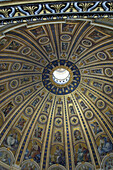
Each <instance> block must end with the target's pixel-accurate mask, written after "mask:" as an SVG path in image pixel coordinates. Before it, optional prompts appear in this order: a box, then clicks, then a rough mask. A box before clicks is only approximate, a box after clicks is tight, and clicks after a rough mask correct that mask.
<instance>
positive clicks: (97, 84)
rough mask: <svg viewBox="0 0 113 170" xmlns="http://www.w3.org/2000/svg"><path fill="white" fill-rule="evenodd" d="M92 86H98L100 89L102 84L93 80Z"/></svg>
mask: <svg viewBox="0 0 113 170" xmlns="http://www.w3.org/2000/svg"><path fill="white" fill-rule="evenodd" d="M93 86H94V87H97V88H100V89H101V88H102V84H101V83H98V82H95V81H94V82H93Z"/></svg>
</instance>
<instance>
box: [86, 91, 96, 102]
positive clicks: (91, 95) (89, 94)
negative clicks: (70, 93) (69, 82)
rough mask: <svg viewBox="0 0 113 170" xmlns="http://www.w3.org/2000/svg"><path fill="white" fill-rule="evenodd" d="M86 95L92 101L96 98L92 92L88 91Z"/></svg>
mask: <svg viewBox="0 0 113 170" xmlns="http://www.w3.org/2000/svg"><path fill="white" fill-rule="evenodd" d="M88 96H89V97H90V98H91V99H92V100H93V101H95V100H96V97H95V96H94V95H93V94H92V93H88Z"/></svg>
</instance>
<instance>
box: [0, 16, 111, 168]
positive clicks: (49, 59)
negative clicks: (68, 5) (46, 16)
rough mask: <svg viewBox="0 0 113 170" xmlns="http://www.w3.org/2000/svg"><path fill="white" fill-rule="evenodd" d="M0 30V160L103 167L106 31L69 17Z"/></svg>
mask: <svg viewBox="0 0 113 170" xmlns="http://www.w3.org/2000/svg"><path fill="white" fill-rule="evenodd" d="M1 32H2V34H1V35H2V36H1V39H0V73H1V76H0V100H1V103H0V105H1V107H0V128H1V134H0V137H1V147H0V166H1V167H4V168H6V169H10V167H11V166H12V167H13V168H16V169H22V170H25V169H26V170H27V169H28V168H31V169H37V170H41V169H43V170H49V169H50V170H52V169H54V170H55V169H56V170H63V169H64V170H74V169H78V170H82V169H88V170H89V169H99V168H101V167H103V166H104V167H105V166H108V162H109V161H110V159H109V158H108V157H109V156H110V158H112V157H113V154H112V152H113V145H112V142H113V138H112V135H113V31H112V29H111V28H110V27H109V26H107V25H104V26H103V25H102V24H92V21H91V20H87V19H86V20H80V19H79V20H78V19H76V20H61V21H60V22H58V21H56V22H55V21H54V22H52V21H51V22H50V23H49V22H44V23H43V24H40V23H39V22H35V24H34V23H32V22H31V23H26V24H13V25H8V26H3V27H2V28H1ZM111 162H112V159H111ZM111 164H112V163H111ZM111 164H110V165H109V166H110V168H113V165H111Z"/></svg>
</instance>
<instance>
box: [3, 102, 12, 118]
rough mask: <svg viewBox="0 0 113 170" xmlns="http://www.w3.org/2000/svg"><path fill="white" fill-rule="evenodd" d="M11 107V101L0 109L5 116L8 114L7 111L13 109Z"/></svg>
mask: <svg viewBox="0 0 113 170" xmlns="http://www.w3.org/2000/svg"><path fill="white" fill-rule="evenodd" d="M13 107H14V104H13V103H12V101H11V102H9V103H8V104H7V105H6V106H5V107H4V108H3V109H2V112H3V113H4V115H5V117H6V116H7V115H8V114H9V112H10V111H11V110H12V109H13Z"/></svg>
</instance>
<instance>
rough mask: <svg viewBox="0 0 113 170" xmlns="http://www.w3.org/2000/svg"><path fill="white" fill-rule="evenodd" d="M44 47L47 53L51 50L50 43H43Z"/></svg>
mask: <svg viewBox="0 0 113 170" xmlns="http://www.w3.org/2000/svg"><path fill="white" fill-rule="evenodd" d="M44 48H45V50H46V51H47V53H50V52H52V48H51V45H50V44H48V45H45V46H44Z"/></svg>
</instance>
